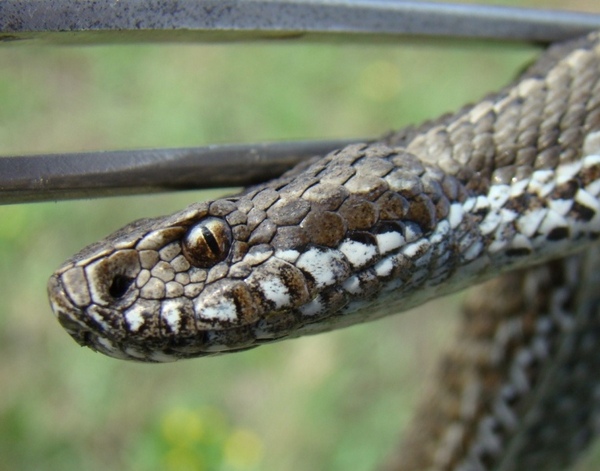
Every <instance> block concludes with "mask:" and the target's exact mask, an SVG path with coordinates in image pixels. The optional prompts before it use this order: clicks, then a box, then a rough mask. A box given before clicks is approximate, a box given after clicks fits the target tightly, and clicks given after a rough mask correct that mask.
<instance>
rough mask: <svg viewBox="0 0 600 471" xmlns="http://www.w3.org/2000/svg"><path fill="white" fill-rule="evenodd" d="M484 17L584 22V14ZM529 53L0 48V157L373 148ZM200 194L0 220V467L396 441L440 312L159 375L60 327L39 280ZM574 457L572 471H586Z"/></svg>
mask: <svg viewBox="0 0 600 471" xmlns="http://www.w3.org/2000/svg"><path fill="white" fill-rule="evenodd" d="M490 3H491V2H490ZM494 3H504V4H507V3H510V4H520V5H529V6H550V7H551V6H554V7H560V6H567V5H568V6H569V7H570V8H573V9H575V8H580V9H587V10H588V11H600V6H599V5H598V2H596V1H594V0H588V1H585V0H578V1H574V0H572V1H569V2H566V1H562V2H561V1H558V0H557V1H551V0H544V1H541V0H540V1H537V2H535V1H530V2H517V1H513V2H508V1H505V2H500V1H499V2H494ZM536 53H537V51H536V50H535V49H533V48H528V47H516V46H498V45H490V44H487V45H482V44H471V45H469V46H467V45H466V44H465V43H450V44H445V43H444V42H443V41H441V42H438V43H433V44H430V45H424V44H419V45H415V44H402V43H400V44H398V45H357V44H352V45H348V44H301V43H294V42H293V41H288V42H281V43H254V44H228V45H126V46H121V45H119V46H94V47H58V46H48V47H32V46H21V45H18V44H14V43H10V44H4V45H2V47H1V48H0V154H2V155H11V154H22V153H36V152H61V151H80V150H96V149H124V148H138V147H170V146H195V145H202V144H208V143H225V142H248V141H250V142H253V141H254V142H255V141H267V140H281V139H300V138H302V139H311V138H346V137H348V138H350V137H356V136H377V135H380V134H382V133H384V132H386V131H388V130H390V129H394V128H399V127H401V126H404V125H406V124H409V123H418V122H419V121H422V120H424V119H427V118H433V117H435V116H437V115H438V114H440V113H442V112H446V111H451V110H455V109H457V108H458V107H460V106H461V105H463V104H465V103H467V102H469V101H473V100H477V99H479V98H480V97H481V96H482V95H484V94H485V93H486V92H488V91H492V90H495V89H498V88H499V87H501V86H503V85H505V84H506V83H508V82H509V81H510V80H511V79H512V78H513V77H514V76H515V75H516V74H517V72H518V71H519V70H520V69H522V67H523V66H524V65H525V64H527V63H528V62H529V61H530V60H531V59H532V58H533V57H535V54H536ZM214 196H215V194H214V193H212V194H210V193H202V192H186V193H180V194H170V195H153V196H139V197H124V198H116V197H115V198H109V199H105V200H95V201H71V202H58V203H44V204H28V205H15V206H4V207H0V471H4V470H65V471H67V470H82V469H85V470H89V471H94V470H105V469H112V470H140V471H150V470H178V471H188V470H190V471H191V470H194V471H213V470H215V471H217V470H224V471H225V470H228V471H229V470H231V471H248V470H287V471H307V470H332V471H335V470H353V471H363V470H365V471H366V470H369V469H373V468H374V466H375V464H376V463H377V462H379V461H380V460H381V459H382V458H383V457H385V455H386V453H387V452H388V451H389V450H390V449H391V448H393V446H394V444H395V443H397V441H398V438H399V436H400V431H401V429H402V428H403V427H404V426H405V425H406V423H407V421H408V419H409V417H410V414H411V410H412V409H413V407H414V404H415V402H416V400H417V399H418V397H419V395H420V393H421V392H422V390H423V383H424V379H425V377H426V373H427V372H428V371H429V370H430V369H431V368H432V365H434V363H435V361H434V360H435V357H436V354H437V352H438V351H439V349H440V348H442V346H443V345H447V344H448V342H449V341H450V340H451V339H452V336H453V331H454V320H455V317H456V316H455V311H456V306H457V304H458V300H457V298H451V299H446V300H443V301H441V302H437V303H432V304H428V305H427V306H425V307H424V308H420V309H418V310H415V311H413V312H411V313H407V314H403V315H400V316H395V317H392V318H389V319H386V320H382V321H379V322H376V323H373V324H371V325H364V326H358V327H354V328H351V329H347V330H345V331H341V332H336V333H332V334H327V335H320V336H315V337H310V338H304V339H298V340H294V341H290V342H283V343H280V344H276V345H272V346H267V347H262V348H259V349H256V350H253V351H249V352H246V353H241V354H236V355H231V356H223V357H219V358H211V359H199V360H193V361H186V362H180V363H177V364H167V365H141V364H133V363H131V364H130V363H126V362H122V361H118V360H113V359H109V358H106V357H103V356H101V355H99V354H95V353H93V352H92V351H90V350H87V349H82V348H79V347H78V346H77V345H76V344H75V343H74V342H73V341H72V340H71V339H70V338H69V337H68V336H67V335H66V334H65V333H64V332H63V331H62V330H61V328H60V326H59V325H58V323H57V322H56V321H55V319H54V318H53V316H52V314H51V312H50V308H49V306H48V302H47V298H46V292H45V283H46V280H47V278H48V276H49V275H50V273H51V272H52V271H53V270H54V269H55V268H56V267H57V266H58V265H59V264H60V263H61V262H62V261H63V260H64V259H66V258H67V257H68V256H70V255H71V254H72V253H74V252H75V251H77V250H79V249H80V248H81V247H82V246H84V245H86V244H88V243H91V242H93V241H95V240H96V239H99V238H101V237H103V236H104V235H106V234H107V233H108V232H111V231H113V230H114V229H116V228H117V227H119V226H121V225H123V224H125V223H127V222H129V221H131V220H133V219H136V218H140V217H147V216H152V215H156V214H163V213H168V212H170V211H174V210H177V209H179V208H181V207H183V206H184V205H186V204H188V203H190V202H193V201H196V200H198V199H199V198H212V197H214ZM595 454H596V455H598V454H599V453H595ZM593 455H594V453H592V454H591V456H590V457H588V458H587V459H586V460H585V461H584V462H583V463H581V465H580V466H579V468H578V470H579V471H584V470H586V471H587V470H592V469H597V467H598V466H599V465H598V463H599V462H600V461H599V460H598V459H597V458H596V461H595V463H596V464H595V465H594V457H593Z"/></svg>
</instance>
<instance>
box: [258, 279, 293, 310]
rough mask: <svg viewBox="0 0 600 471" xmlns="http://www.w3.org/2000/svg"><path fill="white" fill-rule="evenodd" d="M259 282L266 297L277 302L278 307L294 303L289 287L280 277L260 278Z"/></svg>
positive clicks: (276, 306)
mask: <svg viewBox="0 0 600 471" xmlns="http://www.w3.org/2000/svg"><path fill="white" fill-rule="evenodd" d="M258 284H259V286H260V289H261V291H262V292H263V294H264V295H265V298H267V299H268V300H269V301H273V302H274V303H275V308H276V309H281V308H282V307H285V306H289V305H290V304H291V303H292V301H291V298H290V291H289V289H288V287H287V286H285V285H284V284H283V283H282V282H281V280H280V279H279V278H269V279H266V280H260V281H259V282H258Z"/></svg>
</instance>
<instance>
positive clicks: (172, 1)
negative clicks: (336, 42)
mask: <svg viewBox="0 0 600 471" xmlns="http://www.w3.org/2000/svg"><path fill="white" fill-rule="evenodd" d="M599 28H600V15H598V14H590V13H577V12H569V11H558V10H542V9H525V8H517V7H503V6H484V5H473V4H470V5H466V4H448V3H433V2H420V1H401V0H387V1H386V0H187V1H186V0H119V1H115V0H94V1H93V2H92V1H82V0H2V1H0V41H1V40H4V41H11V40H21V41H27V40H43V41H50V42H60V43H100V42H136V41H141V42H144V41H145V42H156V41H204V42H207V41H208V42H210V41H232V40H233V41H235V40H243V41H248V40H263V39H290V38H295V39H308V40H331V39H333V38H336V39H338V38H339V39H343V40H348V39H358V40H360V41H365V40H367V39H375V40H387V41H390V40H392V41H396V40H397V39H398V37H406V36H410V37H414V36H417V37H444V38H448V37H453V38H484V39H501V40H510V41H529V42H539V43H547V42H551V41H557V40H562V39H566V38H569V37H573V36H577V35H581V34H584V33H586V32H589V31H591V30H593V29H599Z"/></svg>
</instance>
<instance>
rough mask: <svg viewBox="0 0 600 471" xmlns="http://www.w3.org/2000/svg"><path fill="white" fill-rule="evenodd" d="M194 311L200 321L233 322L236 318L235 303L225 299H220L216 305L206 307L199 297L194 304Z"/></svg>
mask: <svg viewBox="0 0 600 471" xmlns="http://www.w3.org/2000/svg"><path fill="white" fill-rule="evenodd" d="M194 310H195V311H196V313H197V314H198V316H199V317H201V318H202V319H209V320H215V321H234V320H236V319H237V317H238V315H237V308H236V307H235V303H234V302H233V301H232V300H230V299H227V298H220V299H219V300H218V302H217V303H215V304H212V305H210V306H206V305H205V304H204V299H202V298H201V297H200V298H198V299H196V301H195V302H194Z"/></svg>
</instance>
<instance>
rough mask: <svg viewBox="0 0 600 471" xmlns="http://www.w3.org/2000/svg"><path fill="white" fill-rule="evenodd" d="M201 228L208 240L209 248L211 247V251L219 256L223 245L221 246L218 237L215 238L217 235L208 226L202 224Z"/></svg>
mask: <svg viewBox="0 0 600 471" xmlns="http://www.w3.org/2000/svg"><path fill="white" fill-rule="evenodd" d="M201 230H202V236H203V237H204V240H205V241H206V245H208V248H209V249H210V251H211V252H212V253H213V254H215V255H217V256H218V255H219V254H220V253H221V247H220V246H219V243H218V242H217V239H215V236H214V235H213V233H212V232H211V231H210V230H209V229H208V227H206V226H202V227H201Z"/></svg>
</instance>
